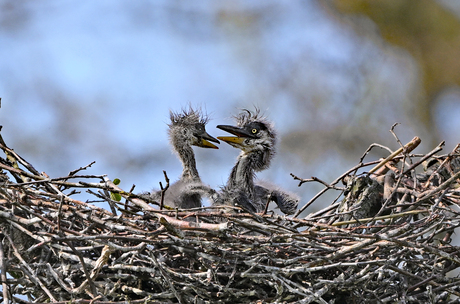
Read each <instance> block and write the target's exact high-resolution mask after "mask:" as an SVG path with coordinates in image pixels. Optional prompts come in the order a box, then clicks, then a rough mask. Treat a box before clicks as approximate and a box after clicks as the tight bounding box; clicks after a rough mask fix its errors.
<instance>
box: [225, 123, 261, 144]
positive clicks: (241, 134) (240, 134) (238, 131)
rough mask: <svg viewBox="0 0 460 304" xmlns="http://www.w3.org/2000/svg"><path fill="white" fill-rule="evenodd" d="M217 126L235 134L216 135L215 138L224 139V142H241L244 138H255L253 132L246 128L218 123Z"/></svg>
mask: <svg viewBox="0 0 460 304" xmlns="http://www.w3.org/2000/svg"><path fill="white" fill-rule="evenodd" d="M217 128H219V129H221V130H224V131H226V132H228V133H231V134H233V135H236V136H218V137H217V138H218V139H220V140H223V141H225V142H226V143H229V144H230V143H234V144H239V145H240V144H242V143H243V142H244V140H245V139H246V138H256V137H255V136H254V135H253V134H251V133H249V132H248V131H247V130H245V129H242V128H239V127H235V126H227V125H218V126H217Z"/></svg>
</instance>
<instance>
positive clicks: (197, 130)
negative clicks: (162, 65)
mask: <svg viewBox="0 0 460 304" xmlns="http://www.w3.org/2000/svg"><path fill="white" fill-rule="evenodd" d="M170 119H171V123H170V124H169V125H168V126H169V130H168V133H169V140H170V143H171V146H172V148H173V150H174V152H175V153H176V154H177V156H178V157H179V159H180V161H181V162H182V167H183V170H182V175H181V177H180V179H179V180H178V181H177V182H175V183H174V184H172V185H171V186H170V187H169V189H168V190H167V191H166V192H165V197H164V204H165V205H167V206H170V207H177V208H182V209H188V208H195V207H201V194H200V192H199V191H195V190H193V188H194V187H199V186H201V185H202V182H201V179H200V175H199V174H198V170H197V168H196V161H195V153H194V152H193V149H192V146H197V147H201V148H212V149H218V147H217V146H215V145H214V144H212V143H211V142H215V143H219V141H218V140H217V139H216V138H214V137H212V136H211V135H209V134H208V133H207V132H206V128H205V126H206V124H207V122H208V118H207V116H206V115H203V113H202V112H201V111H199V110H194V109H192V108H191V107H189V109H188V110H182V112H180V113H174V112H172V111H171V112H170ZM150 197H151V198H153V199H156V200H159V199H160V198H161V191H156V192H152V193H151V194H150Z"/></svg>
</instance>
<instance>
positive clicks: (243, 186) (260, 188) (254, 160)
mask: <svg viewBox="0 0 460 304" xmlns="http://www.w3.org/2000/svg"><path fill="white" fill-rule="evenodd" d="M236 121H237V125H236V126H229V125H218V126H217V128H219V129H221V130H224V131H226V132H229V133H231V134H233V135H235V136H218V137H217V138H218V139H220V140H223V141H225V142H226V143H228V144H229V145H231V146H233V147H235V148H238V149H240V150H241V153H240V154H239V155H238V158H237V161H236V164H235V166H234V167H233V169H232V172H231V173H230V177H229V179H228V182H227V185H226V186H225V187H224V188H223V190H222V192H221V193H220V195H219V197H218V198H217V200H215V201H216V204H217V205H222V204H229V203H232V202H236V203H237V204H240V205H241V206H243V207H245V208H248V209H249V210H252V211H254V212H261V211H263V210H264V208H265V205H266V204H267V202H268V200H271V201H274V202H275V203H276V204H277V205H278V207H279V208H280V210H281V211H282V212H284V213H286V214H292V213H294V212H295V210H296V208H297V204H298V198H297V197H296V196H294V195H292V194H289V193H287V192H285V191H283V190H281V189H279V188H277V187H275V186H271V185H270V186H268V184H265V185H262V184H255V183H254V177H255V172H258V171H262V170H265V169H267V168H268V167H269V165H270V162H271V160H272V158H273V156H274V155H275V146H276V132H275V129H274V127H273V125H272V124H271V123H270V122H269V121H268V120H267V119H266V118H265V117H263V116H261V115H260V112H259V110H256V111H255V112H254V113H252V112H250V111H247V110H246V111H244V112H242V113H240V114H239V115H238V116H237V117H236Z"/></svg>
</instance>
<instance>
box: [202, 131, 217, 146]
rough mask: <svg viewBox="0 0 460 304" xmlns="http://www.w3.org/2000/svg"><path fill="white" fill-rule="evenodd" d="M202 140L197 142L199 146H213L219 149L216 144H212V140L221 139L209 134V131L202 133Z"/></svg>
mask: <svg viewBox="0 0 460 304" xmlns="http://www.w3.org/2000/svg"><path fill="white" fill-rule="evenodd" d="M200 139H201V141H200V142H199V143H198V144H197V146H199V147H202V148H211V149H219V147H217V146H216V145H214V144H212V143H211V141H212V142H215V143H219V141H218V140H217V139H216V138H214V137H212V136H211V135H209V134H208V133H206V132H205V133H203V134H201V135H200Z"/></svg>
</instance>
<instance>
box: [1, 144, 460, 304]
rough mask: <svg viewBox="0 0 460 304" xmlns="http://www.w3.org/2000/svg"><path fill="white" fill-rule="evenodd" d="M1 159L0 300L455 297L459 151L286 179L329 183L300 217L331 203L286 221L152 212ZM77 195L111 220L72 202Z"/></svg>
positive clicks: (9, 153) (100, 186)
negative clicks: (324, 177)
mask: <svg viewBox="0 0 460 304" xmlns="http://www.w3.org/2000/svg"><path fill="white" fill-rule="evenodd" d="M409 147H410V149H409ZM0 148H1V149H2V150H3V151H4V153H5V157H0V169H1V170H2V171H1V175H0V229H1V242H0V245H1V246H0V270H1V274H0V275H1V278H2V279H1V281H2V285H3V301H4V303H9V302H15V303H32V302H33V303H44V302H47V303H49V302H56V303H68V302H69V301H72V302H75V303H109V302H110V303H117V302H120V303H121V302H123V303H125V302H126V301H129V302H130V303H160V302H161V303H231V302H233V303H249V302H259V303H261V302H262V301H263V302H267V303H269V302H285V303H334V302H335V303H345V302H346V303H352V302H353V303H364V302H366V303H368V302H374V303H394V302H397V301H402V302H406V303H442V302H445V303H447V302H449V301H454V298H455V297H458V296H460V280H459V279H458V278H456V277H454V276H451V275H450V273H451V272H452V271H454V270H456V269H458V268H459V266H460V257H459V253H458V249H459V248H458V247H457V246H454V245H452V244H451V236H452V234H453V233H454V231H455V229H456V228H457V227H458V226H459V223H460V214H459V212H458V207H457V205H458V200H459V199H460V197H459V193H458V191H457V187H458V178H459V177H460V165H459V164H460V163H459V155H458V153H457V151H454V152H453V153H450V154H448V155H441V156H439V155H435V154H436V153H438V152H439V151H440V150H441V146H439V147H437V149H435V150H433V151H434V152H433V151H432V152H431V153H428V154H426V155H414V154H410V152H411V151H410V150H411V149H413V148H414V147H413V146H405V147H402V149H401V150H400V151H399V152H398V153H393V154H394V155H393V154H392V157H391V158H389V159H387V160H385V161H384V164H381V165H380V164H379V163H382V161H376V162H370V163H363V159H364V156H365V155H367V152H366V154H365V155H364V156H363V158H362V159H361V162H360V164H359V165H357V166H356V167H355V168H352V169H350V170H349V171H347V172H346V173H345V174H343V175H342V176H341V177H340V178H338V179H337V180H336V181H334V182H333V183H331V184H327V183H325V182H323V181H321V180H319V179H317V178H314V179H311V180H305V179H301V178H298V177H295V178H296V179H298V180H300V182H301V183H304V182H308V181H315V182H321V183H323V184H324V185H325V186H326V187H325V190H324V191H322V192H320V193H319V194H318V195H317V196H315V197H314V199H313V200H312V201H310V202H309V203H308V204H306V205H305V206H306V207H305V208H307V207H308V206H309V205H310V204H311V203H313V202H314V201H315V200H317V199H319V198H320V197H321V195H322V194H323V193H324V192H326V191H337V192H338V195H337V199H336V200H335V201H334V202H332V203H331V204H330V205H329V206H328V207H326V208H324V209H323V210H320V211H317V212H315V213H310V214H308V215H307V216H306V217H305V218H300V217H299V215H300V212H299V213H298V214H296V215H295V216H294V217H291V218H289V217H285V216H280V215H276V214H253V213H247V212H246V211H245V210H241V209H239V208H236V207H229V206H225V207H222V208H218V207H213V208H211V207H207V208H195V209H190V210H186V211H184V210H160V208H157V207H154V206H155V205H160V204H161V202H153V201H145V199H141V198H140V197H137V196H136V195H134V194H132V193H130V192H126V191H123V190H122V189H121V188H119V187H118V186H115V185H114V184H113V183H112V182H110V181H109V180H108V179H107V178H106V177H105V176H94V175H82V174H79V173H80V172H82V171H83V170H85V169H87V167H88V166H86V167H82V168H79V169H78V170H75V171H73V172H71V173H70V174H69V175H68V176H66V177H62V178H49V177H48V176H46V174H43V173H39V172H37V170H35V169H34V168H33V166H32V165H31V164H29V163H28V162H26V161H25V160H24V159H23V158H21V157H20V156H19V155H17V154H16V153H15V152H14V151H13V150H11V149H9V148H8V147H7V146H6V145H5V144H4V143H3V141H1V142H0ZM422 162H424V164H425V169H424V170H420V169H419V167H420V166H421V164H422ZM376 164H378V166H376V168H377V169H371V170H369V171H371V172H372V173H371V174H367V173H362V174H357V172H358V170H360V169H363V168H364V169H365V168H367V167H369V166H374V165H376ZM89 166H90V165H89ZM416 169H419V171H420V173H416ZM340 181H342V182H343V183H344V185H343V186H338V184H339V182H340ZM165 189H166V191H167V187H166V188H165ZM81 190H86V191H87V192H88V193H89V194H90V195H91V196H92V197H94V201H105V202H107V203H109V204H110V206H111V211H108V210H106V209H103V208H98V207H96V206H95V205H94V204H93V203H94V201H87V202H82V201H79V200H76V199H74V198H72V197H73V196H74V195H75V194H76V193H77V192H79V191H81ZM114 193H117V194H119V195H120V196H122V197H123V198H124V201H123V202H122V201H118V200H114V199H113V198H114V195H112V194H114Z"/></svg>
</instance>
